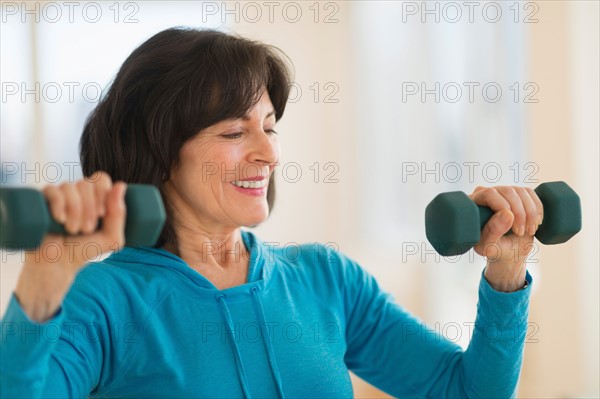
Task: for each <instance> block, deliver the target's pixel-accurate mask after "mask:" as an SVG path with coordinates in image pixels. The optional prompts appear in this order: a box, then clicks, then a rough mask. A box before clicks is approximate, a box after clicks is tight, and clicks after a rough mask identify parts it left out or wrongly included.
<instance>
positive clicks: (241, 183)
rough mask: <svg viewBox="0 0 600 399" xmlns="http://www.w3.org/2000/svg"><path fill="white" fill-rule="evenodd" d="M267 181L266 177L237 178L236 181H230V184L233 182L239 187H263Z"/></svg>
mask: <svg viewBox="0 0 600 399" xmlns="http://www.w3.org/2000/svg"><path fill="white" fill-rule="evenodd" d="M268 183H269V181H268V179H263V180H257V181H248V180H244V181H241V180H237V181H233V182H231V184H233V185H234V186H237V187H241V188H263V187H266V186H267V184H268Z"/></svg>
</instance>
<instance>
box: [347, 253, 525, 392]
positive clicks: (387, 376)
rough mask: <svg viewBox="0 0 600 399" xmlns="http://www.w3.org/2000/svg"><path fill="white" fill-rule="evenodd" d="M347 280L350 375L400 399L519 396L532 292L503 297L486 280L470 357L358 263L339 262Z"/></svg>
mask: <svg viewBox="0 0 600 399" xmlns="http://www.w3.org/2000/svg"><path fill="white" fill-rule="evenodd" d="M337 258H338V261H339V263H340V266H341V273H342V275H343V277H342V278H343V279H344V281H343V285H341V286H343V287H345V288H344V294H343V298H344V302H345V303H344V307H345V310H346V323H347V324H346V340H347V352H346V355H345V361H346V364H347V366H348V368H349V369H350V370H352V371H353V372H354V373H355V374H357V375H358V376H359V377H361V378H363V379H364V380H365V381H367V382H369V383H370V384H372V385H374V386H376V387H377V388H379V389H381V390H383V391H384V392H387V393H388V394H390V395H393V396H395V397H398V398H408V397H410V398H414V397H431V398H442V397H443V398H467V397H468V398H492V397H493V398H508V397H514V395H515V393H516V392H515V391H516V386H517V381H518V378H519V373H520V370H521V363H522V355H523V347H524V341H525V334H526V329H527V317H528V305H529V295H530V292H531V283H532V278H531V275H530V274H529V273H527V277H526V278H527V282H528V283H529V285H528V286H527V287H526V288H524V289H523V290H520V291H517V292H513V293H500V292H498V291H495V290H494V289H493V288H492V287H491V286H490V285H489V283H488V282H487V280H486V279H485V278H484V277H483V273H482V276H481V280H480V284H479V302H478V304H477V317H476V320H475V324H474V326H473V335H472V337H471V341H470V343H469V346H468V348H467V349H466V350H465V351H463V350H462V348H461V347H460V346H458V345H456V344H455V343H452V342H450V341H448V340H446V339H445V338H444V337H443V336H441V334H439V333H438V332H436V331H434V330H432V329H430V328H428V327H427V326H426V325H425V324H424V323H423V322H421V321H420V320H418V319H417V318H416V317H413V316H412V315H410V314H409V313H407V312H406V311H405V310H404V309H403V308H402V307H400V306H399V305H398V304H396V303H395V302H394V300H393V298H392V297H391V295H390V294H388V293H386V292H384V291H382V289H381V288H380V287H379V285H378V284H377V282H376V281H375V279H374V278H373V276H372V275H370V274H369V273H368V272H366V271H365V270H363V269H362V268H361V267H360V266H359V265H358V264H357V263H356V262H354V261H352V260H351V259H349V258H347V257H345V256H344V255H342V254H338V255H337Z"/></svg>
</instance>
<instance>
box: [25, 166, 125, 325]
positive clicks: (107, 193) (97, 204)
mask: <svg viewBox="0 0 600 399" xmlns="http://www.w3.org/2000/svg"><path fill="white" fill-rule="evenodd" d="M126 189H127V187H126V185H125V183H123V182H117V183H114V184H113V182H112V180H111V178H110V176H109V175H108V174H107V173H105V172H95V173H94V174H92V175H91V176H89V177H87V178H85V179H82V180H79V181H77V182H75V183H63V184H61V185H60V186H56V185H48V186H46V187H44V189H43V194H44V197H45V198H46V200H47V202H48V204H49V208H50V212H51V214H52V217H53V218H54V220H56V221H57V222H59V223H61V224H63V225H65V229H66V231H67V232H68V233H69V234H70V235H68V236H61V235H55V234H48V235H46V237H45V238H44V240H43V242H42V244H41V245H40V246H39V247H38V248H36V249H35V250H31V251H26V252H25V264H24V265H23V269H22V271H21V274H20V275H19V280H18V282H17V287H16V289H15V295H16V297H17V299H18V301H19V303H20V305H21V307H22V308H23V311H24V312H25V313H26V314H27V316H28V317H29V318H30V319H31V320H33V321H37V322H40V323H41V322H45V321H47V320H49V319H51V318H52V317H53V316H54V315H55V313H56V311H57V310H58V309H59V308H60V306H61V304H62V301H63V299H64V297H65V295H66V294H67V292H68V291H69V288H70V287H71V285H72V283H73V281H74V280H75V276H76V275H77V273H78V272H79V271H80V270H81V269H82V268H83V266H85V264H86V263H87V262H89V261H91V260H94V259H95V258H97V257H98V256H99V255H100V254H101V253H102V254H103V253H106V252H108V251H117V250H119V249H121V248H122V247H123V245H124V244H125V213H126V209H125V191H126ZM99 218H102V228H101V229H98V230H96V228H97V225H98V219H99ZM99 252H100V253H99Z"/></svg>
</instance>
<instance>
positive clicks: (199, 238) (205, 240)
mask: <svg viewBox="0 0 600 399" xmlns="http://www.w3.org/2000/svg"><path fill="white" fill-rule="evenodd" d="M175 235H176V236H177V243H167V244H165V245H164V249H166V250H167V251H169V252H171V253H174V254H175V255H177V256H179V257H180V258H181V259H183V260H184V261H185V262H186V263H187V264H188V265H191V266H192V267H193V266H194V265H206V266H215V267H220V268H223V269H228V268H230V267H231V266H232V265H237V264H239V263H240V262H244V261H247V260H248V258H249V253H248V251H247V250H246V247H245V246H244V241H243V239H242V232H241V230H240V229H239V228H236V229H235V230H232V231H229V232H219V233H212V232H208V231H183V230H179V231H176V233H175Z"/></svg>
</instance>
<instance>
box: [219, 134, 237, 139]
mask: <svg viewBox="0 0 600 399" xmlns="http://www.w3.org/2000/svg"><path fill="white" fill-rule="evenodd" d="M221 137H225V138H226V139H239V138H240V137H242V133H231V134H223V135H222V136H221Z"/></svg>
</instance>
